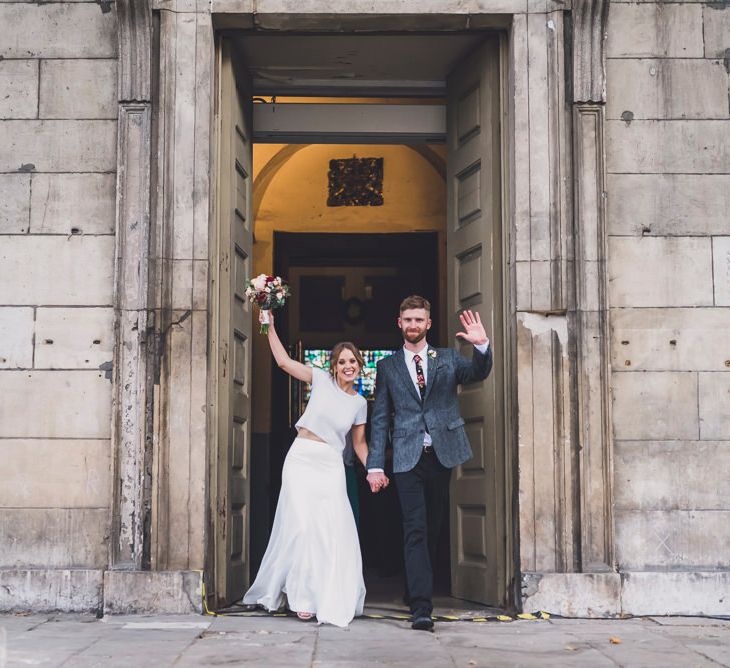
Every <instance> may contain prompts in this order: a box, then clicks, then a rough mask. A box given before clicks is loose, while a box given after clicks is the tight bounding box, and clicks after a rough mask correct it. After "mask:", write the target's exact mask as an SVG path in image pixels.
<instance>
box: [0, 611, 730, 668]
mask: <svg viewBox="0 0 730 668" xmlns="http://www.w3.org/2000/svg"><path fill="white" fill-rule="evenodd" d="M28 665H34V666H54V667H55V666H74V668H76V667H77V666H78V667H81V668H87V667H88V668H92V667H96V666H99V667H102V666H103V667H104V668H106V667H116V666H120V667H127V666H135V668H144V667H146V666H154V667H155V668H157V667H158V666H176V667H178V666H181V667H187V666H190V667H192V666H201V665H228V666H272V667H274V668H277V667H279V666H281V667H282V668H284V667H287V668H288V667H293V668H298V667H302V668H309V667H314V666H316V667H317V668H345V667H347V668H359V667H366V666H393V667H394V668H398V667H400V666H402V667H403V668H406V667H411V666H414V665H418V666H419V667H421V666H422V667H424V668H428V667H432V666H433V667H439V668H440V667H441V666H458V667H463V668H474V667H477V668H479V667H486V666H490V667H501V666H504V667H505V668H507V667H509V668H516V667H520V666H525V667H532V666H540V667H541V668H542V667H544V666H560V667H563V666H565V667H572V666H575V667H583V666H590V668H602V667H603V666H606V667H615V666H627V667H634V666H636V667H638V666H649V667H653V666H656V667H657V668H673V667H675V666H676V667H677V668H679V667H682V668H686V667H695V666H697V667H705V666H707V667H708V668H709V667H717V666H725V667H727V668H730V619H713V618H707V619H704V618H697V617H692V618H686V617H685V618H663V617H646V618H632V619H625V620H606V619H560V618H550V619H546V620H534V621H533V620H516V621H513V622H483V623H480V622H463V621H460V622H440V623H438V624H437V625H436V631H435V633H424V632H416V631H412V630H411V629H410V628H409V625H408V623H406V622H404V621H400V620H395V619H358V620H355V621H354V622H353V623H352V624H351V625H350V626H349V627H348V628H346V629H340V628H337V627H333V626H327V625H322V626H319V625H317V624H316V623H314V622H308V623H303V622H301V621H299V620H297V619H296V618H293V617H271V616H255V617H254V616H221V617H211V616H208V617H203V616H197V615H179V616H175V615H156V616H143V615H139V616H108V617H105V618H102V619H96V618H95V617H93V616H89V615H30V616H21V615H5V616H0V668H6V667H10V666H28Z"/></svg>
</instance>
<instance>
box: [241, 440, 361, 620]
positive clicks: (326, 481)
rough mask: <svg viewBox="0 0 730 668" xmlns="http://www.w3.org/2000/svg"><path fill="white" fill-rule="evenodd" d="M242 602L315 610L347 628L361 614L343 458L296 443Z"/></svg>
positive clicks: (322, 447)
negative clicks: (260, 558) (256, 567)
mask: <svg viewBox="0 0 730 668" xmlns="http://www.w3.org/2000/svg"><path fill="white" fill-rule="evenodd" d="M243 602H244V603H246V604H249V605H250V604H259V605H263V606H264V607H265V608H267V609H268V610H272V611H273V610H278V609H279V608H280V607H281V606H282V604H283V603H284V602H286V603H287V604H288V606H289V608H290V609H291V610H295V611H297V612H313V613H315V614H316V615H317V621H319V622H320V623H324V622H326V623H329V624H334V625H336V626H347V625H348V624H349V623H350V622H351V621H352V618H353V617H355V616H356V615H360V614H362V609H363V604H364V602H365V583H364V581H363V576H362V557H361V555H360V542H359V540H358V536H357V527H356V526H355V519H354V517H353V514H352V509H351V507H350V502H349V501H348V498H347V488H346V483H345V469H344V466H343V463H342V453H341V452H340V451H339V449H336V448H334V447H333V446H331V445H328V444H327V443H321V442H319V441H312V440H309V439H304V438H297V439H295V440H294V443H293V444H292V446H291V448H290V449H289V453H288V454H287V456H286V459H285V460H284V468H283V471H282V484H281V492H280V494H279V503H278V504H277V506H276V516H275V517H274V528H273V529H272V532H271V537H270V538H269V544H268V546H267V548H266V554H264V559H263V561H262V562H261V568H260V569H259V572H258V574H257V576H256V580H255V582H254V583H253V585H252V586H251V588H250V589H249V590H248V591H247V592H246V595H245V596H244V597H243Z"/></svg>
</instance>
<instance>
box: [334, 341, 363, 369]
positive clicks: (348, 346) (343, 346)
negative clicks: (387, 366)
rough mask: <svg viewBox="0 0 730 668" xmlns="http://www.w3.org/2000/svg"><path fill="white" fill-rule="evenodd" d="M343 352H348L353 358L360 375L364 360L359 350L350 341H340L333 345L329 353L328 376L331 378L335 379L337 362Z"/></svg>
mask: <svg viewBox="0 0 730 668" xmlns="http://www.w3.org/2000/svg"><path fill="white" fill-rule="evenodd" d="M343 350H349V351H350V352H351V353H352V354H353V355H354V356H355V359H356V360H357V364H358V366H359V367H360V373H362V368H363V366H365V360H364V359H363V357H362V353H361V352H360V349H359V348H358V347H357V346H356V345H355V344H354V343H352V341H340V342H339V343H335V347H334V348H332V352H331V353H330V376H332V378H334V377H335V371H336V369H337V360H338V359H340V355H341V354H342V351H343Z"/></svg>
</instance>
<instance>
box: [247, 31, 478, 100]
mask: <svg viewBox="0 0 730 668" xmlns="http://www.w3.org/2000/svg"><path fill="white" fill-rule="evenodd" d="M233 39H234V42H235V44H236V48H237V52H238V54H239V56H240V58H241V59H242V60H243V61H244V63H245V65H246V67H247V69H248V70H249V72H250V73H251V76H252V78H253V85H254V93H255V94H256V95H297V94H299V95H339V96H353V95H356V96H359V97H362V96H380V95H404V96H430V97H434V96H436V97H440V96H443V95H444V93H445V81H446V76H447V75H448V73H449V72H450V71H451V70H452V69H453V67H454V66H455V65H456V63H458V62H459V61H460V60H461V59H462V58H464V57H465V56H466V55H467V54H468V53H470V52H471V51H472V50H473V49H474V48H475V47H476V45H477V44H479V43H480V42H481V41H482V39H483V36H482V35H480V34H479V33H450V34H443V33H442V34H435V35H423V34H416V35H414V34H406V35H397V34H388V35H341V34H339V35H332V34H329V35H291V34H289V35H286V34H284V35H282V34H278V35H260V34H259V35H246V34H241V33H239V34H237V35H235V37H234V38H233Z"/></svg>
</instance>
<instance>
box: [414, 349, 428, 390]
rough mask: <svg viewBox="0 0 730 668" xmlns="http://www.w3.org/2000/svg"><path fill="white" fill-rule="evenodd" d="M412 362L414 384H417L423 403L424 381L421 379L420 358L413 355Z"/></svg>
mask: <svg viewBox="0 0 730 668" xmlns="http://www.w3.org/2000/svg"><path fill="white" fill-rule="evenodd" d="M413 361H414V362H415V363H416V382H417V383H418V391H419V392H420V393H421V401H423V395H424V394H426V379H425V378H424V377H423V367H422V366H421V356H420V355H414V356H413Z"/></svg>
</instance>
